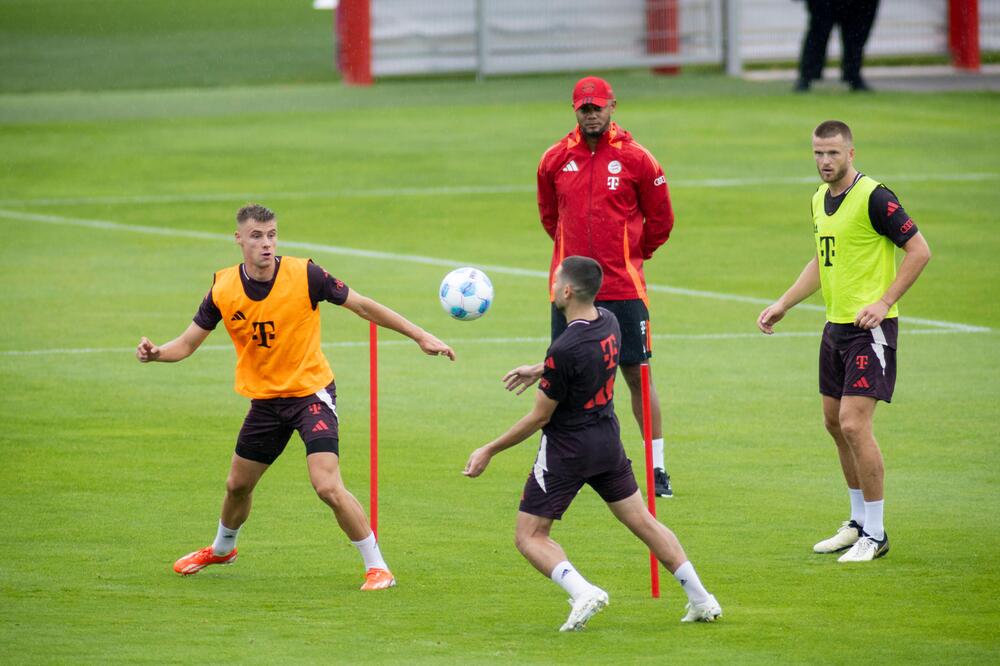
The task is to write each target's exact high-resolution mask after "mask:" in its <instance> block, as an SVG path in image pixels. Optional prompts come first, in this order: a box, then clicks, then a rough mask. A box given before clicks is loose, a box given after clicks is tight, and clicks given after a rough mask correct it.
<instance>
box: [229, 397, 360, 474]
mask: <svg viewBox="0 0 1000 666" xmlns="http://www.w3.org/2000/svg"><path fill="white" fill-rule="evenodd" d="M293 430H298V431H299V436H300V437H302V441H303V442H305V445H306V454H307V455H308V454H310V453H319V452H330V453H337V454H338V455H339V453H340V451H339V447H338V442H339V440H340V436H339V430H338V422H337V387H336V385H335V384H334V383H333V382H330V385H329V386H327V387H326V388H325V389H321V390H319V391H317V392H316V393H314V394H313V395H307V396H305V397H302V398H270V399H268V400H251V401H250V411H249V412H247V416H246V418H245V419H243V427H242V428H240V435H239V437H238V438H237V440H236V455H238V456H240V457H241V458H246V459H247V460H253V461H256V462H259V463H264V464H265V465H270V464H271V463H273V462H274V461H275V460H277V459H278V456H280V455H281V452H282V451H284V450H285V445H287V444H288V440H289V439H290V438H291V436H292V431H293Z"/></svg>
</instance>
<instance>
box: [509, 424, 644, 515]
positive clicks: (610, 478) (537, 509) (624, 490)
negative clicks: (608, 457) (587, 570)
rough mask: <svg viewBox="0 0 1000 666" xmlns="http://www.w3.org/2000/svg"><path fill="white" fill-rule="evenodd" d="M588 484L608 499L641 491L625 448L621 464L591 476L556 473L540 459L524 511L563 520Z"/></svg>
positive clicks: (523, 503)
mask: <svg viewBox="0 0 1000 666" xmlns="http://www.w3.org/2000/svg"><path fill="white" fill-rule="evenodd" d="M619 446H621V444H620V443H619ZM584 484H587V485H589V486H590V487H591V488H593V489H594V490H596V491H597V494H598V495H600V496H601V499H602V500H604V501H605V502H618V501H621V500H623V499H625V498H627V497H631V496H632V495H634V494H635V492H636V491H637V490H639V485H638V484H637V483H636V481H635V474H634V473H633V472H632V461H631V460H629V459H628V457H627V456H626V455H625V450H624V449H622V452H621V457H620V461H619V462H618V464H616V465H614V466H613V467H610V468H609V469H607V470H606V471H601V472H598V473H596V474H593V475H590V476H580V475H577V474H573V473H571V472H568V471H566V470H564V471H562V472H560V473H553V472H551V471H549V470H547V469H545V468H544V467H543V466H542V465H540V464H539V463H538V461H536V462H535V466H534V469H532V470H531V474H529V475H528V481H527V482H526V483H525V484H524V494H522V495H521V506H520V510H521V511H523V512H524V513H530V514H531V515H533V516H540V517H542V518H552V519H553V520H559V519H560V518H562V515H563V514H564V513H566V509H568V508H569V505H570V504H571V503H572V502H573V499H574V498H575V497H576V494H577V493H578V492H580V489H581V488H583V486H584Z"/></svg>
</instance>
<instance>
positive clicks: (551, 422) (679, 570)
mask: <svg viewBox="0 0 1000 666" xmlns="http://www.w3.org/2000/svg"><path fill="white" fill-rule="evenodd" d="M601 279H602V273H601V267H600V265H599V264H598V263H597V262H596V261H595V260H593V259H590V258H587V257H566V258H565V259H563V260H562V261H561V262H560V264H559V266H557V267H556V271H555V276H554V280H553V284H552V291H553V294H554V297H555V300H554V303H555V305H556V307H557V308H558V309H559V312H560V313H561V314H562V315H563V316H564V317H565V319H566V331H565V332H564V333H563V334H562V335H560V336H559V337H558V338H556V340H554V341H553V342H552V344H551V346H550V347H549V349H548V351H547V352H546V355H545V361H544V362H543V363H538V364H537V365H524V366H520V367H518V368H515V369H513V370H511V371H510V372H508V373H507V375H506V376H505V377H504V381H505V382H506V384H507V389H508V390H515V389H517V390H518V393H522V392H523V391H524V390H525V389H526V388H528V387H529V386H531V385H532V384H534V383H535V382H536V381H539V380H541V381H540V383H539V389H538V390H537V391H536V392H535V404H534V407H533V408H532V410H531V411H530V412H529V413H528V414H527V415H526V416H524V417H523V418H522V419H520V420H519V421H518V422H517V423H515V424H514V425H513V426H512V427H511V428H510V429H509V430H507V432H505V433H504V434H503V435H501V436H500V437H498V438H496V439H494V440H493V441H491V442H490V443H488V444H486V445H484V446H482V447H480V448H478V449H476V450H475V451H473V452H472V454H471V455H470V456H469V460H468V462H467V463H466V466H465V470H464V472H463V473H464V474H465V475H466V476H470V477H476V476H479V475H480V474H482V473H483V471H484V470H485V469H486V466H487V465H489V462H490V460H491V459H492V457H493V456H494V455H496V454H497V453H499V452H500V451H503V450H505V449H508V448H510V447H512V446H515V445H516V444H519V443H520V442H522V441H524V440H525V439H527V438H528V437H530V436H531V435H532V434H533V433H535V432H536V431H537V430H538V429H541V430H542V438H541V442H540V443H539V447H538V455H537V457H536V459H535V464H534V467H533V469H532V472H531V474H530V475H529V476H528V480H527V483H526V484H525V487H524V494H523V495H522V499H521V504H520V510H519V512H518V514H517V528H516V536H515V540H516V544H517V548H518V550H519V551H520V552H521V554H522V555H523V556H524V557H525V558H526V559H527V560H528V561H529V562H530V563H531V564H532V566H534V567H535V568H536V569H537V570H538V571H539V572H541V573H542V574H543V575H545V576H548V577H550V578H551V579H552V580H553V581H554V582H555V583H557V584H558V585H560V586H561V587H562V588H563V589H564V590H565V591H566V592H567V593H568V594H569V595H570V604H571V605H572V610H571V611H570V614H569V617H568V618H567V620H566V622H565V623H564V624H563V625H562V628H561V629H560V631H578V630H580V629H583V628H584V627H585V626H586V624H587V621H588V620H589V619H590V618H591V617H592V616H593V615H594V614H595V613H597V612H598V611H600V610H601V609H603V608H604V607H605V606H607V604H608V594H607V592H605V591H604V590H602V589H601V588H599V587H597V586H596V585H593V584H591V583H589V582H588V581H587V580H586V579H585V578H584V577H583V576H582V575H580V573H579V572H578V571H577V570H576V568H575V567H574V566H573V565H572V564H570V562H569V560H568V558H567V557H566V553H565V552H564V551H563V549H562V547H561V546H560V545H559V544H558V543H556V542H555V541H553V540H552V539H551V538H550V537H549V533H550V531H551V529H552V523H553V521H555V520H559V519H560V518H562V515H563V513H564V512H565V511H566V510H567V509H568V508H569V505H570V503H571V502H572V501H573V499H574V498H575V497H576V495H577V493H578V492H579V491H580V489H581V488H582V487H583V486H584V484H587V485H590V486H591V487H592V488H593V489H594V490H596V491H597V493H598V494H599V495H600V496H601V499H603V500H604V501H605V502H606V503H607V505H608V508H609V509H610V510H611V513H613V514H614V516H615V517H616V518H617V519H618V520H620V521H621V522H622V523H623V524H625V525H626V526H627V527H628V528H629V529H630V530H631V531H632V533H633V534H635V535H636V536H637V537H639V539H641V540H642V542H643V543H645V544H646V545H647V546H648V547H649V549H650V550H651V551H652V552H653V554H654V555H655V556H656V558H657V559H658V560H659V561H660V562H661V563H662V564H663V565H664V566H665V567H666V568H667V569H668V570H669V571H670V572H671V573H673V575H674V577H675V578H676V579H677V581H678V582H679V583H680V584H681V586H682V587H683V589H684V591H685V593H686V594H687V597H688V605H687V613H686V614H685V615H684V617H683V618H682V622H696V621H703V622H711V621H713V620H715V619H716V618H717V617H719V616H720V615H721V614H722V609H721V608H720V607H719V604H718V603H717V602H716V600H715V597H714V596H712V595H711V594H709V593H708V592H707V591H706V590H705V588H704V587H703V586H702V584H701V581H700V580H699V579H698V574H697V573H695V570H694V567H693V566H692V564H691V563H690V562H689V561H688V560H687V556H686V555H685V554H684V549H683V548H682V547H681V545H680V543H679V542H678V541H677V537H675V536H674V534H673V532H671V531H670V530H669V529H667V528H666V527H665V526H664V525H663V524H662V523H660V522H659V521H657V520H656V518H654V517H653V516H652V515H651V514H650V513H649V512H648V511H647V510H646V506H645V504H644V503H643V500H642V494H641V493H640V492H639V486H638V485H637V484H636V481H635V475H634V474H633V472H632V462H631V461H630V460H629V459H628V457H627V456H626V455H625V449H624V447H623V446H622V441H621V434H620V431H619V426H618V418H617V417H616V416H615V410H614V402H613V398H614V386H615V375H616V373H617V370H618V363H619V344H620V341H621V328H620V327H619V325H618V320H617V319H616V318H615V316H614V315H613V314H612V313H611V312H610V311H608V310H606V309H604V308H599V307H597V306H595V305H594V297H595V295H596V294H597V293H598V291H599V289H600V287H601Z"/></svg>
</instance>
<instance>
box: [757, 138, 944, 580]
mask: <svg viewBox="0 0 1000 666" xmlns="http://www.w3.org/2000/svg"><path fill="white" fill-rule="evenodd" d="M853 142H854V140H853V137H852V135H851V130H850V128H849V127H848V126H847V125H846V124H844V123H843V122H841V121H839V120H828V121H826V122H823V123H821V124H820V125H819V126H818V127H817V128H816V129H815V131H814V132H813V137H812V145H813V157H814V158H815V159H816V168H817V169H818V171H819V175H820V177H821V178H822V179H823V185H820V187H819V189H818V190H817V191H816V193H815V194H814V195H813V199H812V217H813V233H814V236H815V243H816V247H815V249H816V252H815V254H814V255H813V258H812V259H811V260H810V261H809V263H807V264H806V266H805V268H804V269H803V270H802V273H801V274H800V275H799V277H798V279H797V280H795V282H794V283H793V284H792V286H791V287H789V288H788V291H786V292H785V293H784V295H783V296H782V297H781V298H779V299H778V300H777V301H776V302H775V303H773V304H772V305H769V306H768V307H766V308H764V311H763V312H761V313H760V316H759V317H758V318H757V326H758V327H759V328H760V330H761V331H763V332H764V333H766V334H768V335H770V334H771V333H773V332H774V325H775V324H776V323H777V322H779V321H780V320H781V318H782V317H784V316H785V313H786V312H788V310H789V309H791V308H792V307H793V306H795V305H796V304H798V303H800V302H801V301H802V300H804V299H806V298H807V297H809V296H810V295H812V294H813V293H815V291H816V290H817V289H820V288H822V290H823V300H824V301H825V302H826V319H827V323H826V326H825V327H824V329H823V340H822V343H821V344H820V354H819V390H820V394H821V395H822V397H823V417H824V420H825V422H826V429H827V431H828V432H829V433H830V435H831V437H833V440H834V442H835V443H836V445H837V453H838V454H839V456H840V466H841V469H842V471H843V473H844V480H845V481H847V489H848V494H849V496H850V500H851V517H850V519H849V520H846V521H844V523H843V525H841V527H840V529H839V530H838V531H837V533H836V534H834V535H833V536H832V537H830V538H829V539H824V540H823V541H820V542H819V543H817V544H816V545H815V546H813V550H814V551H815V552H817V553H835V552H840V551H843V550H846V551H847V552H846V553H844V554H843V555H841V556H840V558H839V559H838V561H839V562H867V561H871V560H874V559H876V558H879V557H882V556H883V555H885V554H886V553H887V552H889V537H888V535H887V534H886V532H885V526H884V522H883V506H884V496H883V485H884V483H883V480H884V476H885V470H884V466H883V462H882V452H881V450H880V449H879V446H878V442H877V441H876V440H875V436H874V435H873V434H872V419H873V417H874V414H875V405H876V404H877V401H878V400H882V401H884V402H889V401H890V400H892V393H893V389H894V388H895V383H896V338H897V333H898V330H899V328H898V319H897V316H898V309H897V306H896V303H897V301H899V299H900V298H901V297H902V296H903V294H904V293H906V290H907V289H909V288H910V287H911V286H912V285H913V283H914V282H915V281H916V280H917V277H919V275H920V273H921V271H923V269H924V266H926V265H927V262H928V261H930V258H931V251H930V248H929V247H928V245H927V241H925V240H924V237H923V235H922V234H921V233H920V232H919V231H918V230H917V227H916V224H915V223H914V222H913V220H911V219H910V217H909V216H908V215H907V214H906V211H905V210H903V207H902V206H901V205H900V203H899V200H898V199H897V198H896V195H895V194H893V193H892V191H891V190H889V189H888V188H886V187H885V186H883V185H881V184H880V183H878V182H876V181H875V180H872V179H871V178H869V177H868V176H865V175H863V174H861V173H858V171H857V169H855V168H854V143H853ZM896 247H900V248H902V249H903V251H904V252H905V256H904V258H903V261H902V263H901V264H900V265H899V269H898V271H897V269H896V262H895V250H896Z"/></svg>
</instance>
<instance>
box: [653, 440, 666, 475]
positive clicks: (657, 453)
mask: <svg viewBox="0 0 1000 666" xmlns="http://www.w3.org/2000/svg"><path fill="white" fill-rule="evenodd" d="M653 467H657V468H659V469H663V470H665V469H667V468H666V466H665V465H664V464H663V438H662V437H661V438H659V439H654V440H653Z"/></svg>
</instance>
